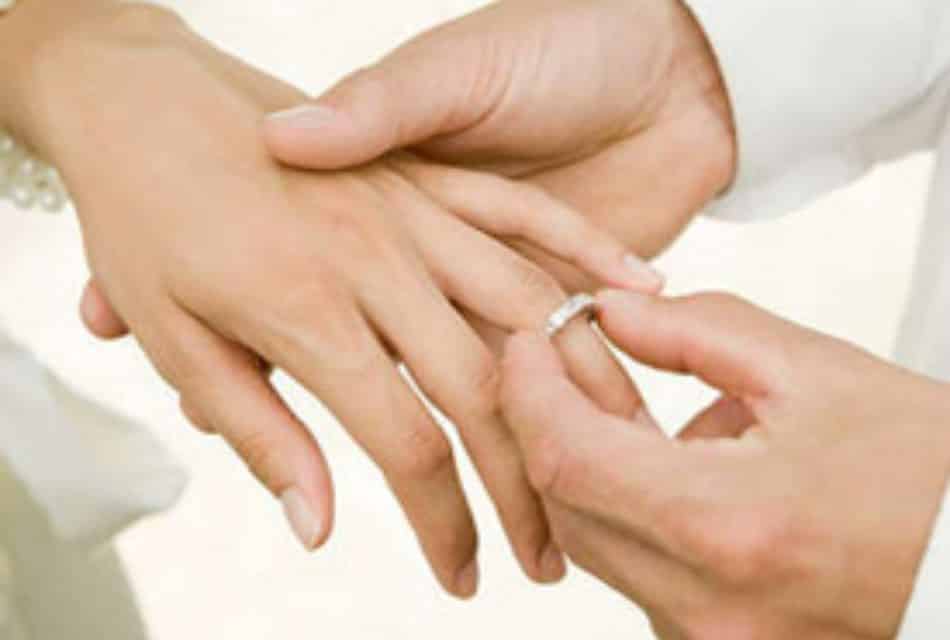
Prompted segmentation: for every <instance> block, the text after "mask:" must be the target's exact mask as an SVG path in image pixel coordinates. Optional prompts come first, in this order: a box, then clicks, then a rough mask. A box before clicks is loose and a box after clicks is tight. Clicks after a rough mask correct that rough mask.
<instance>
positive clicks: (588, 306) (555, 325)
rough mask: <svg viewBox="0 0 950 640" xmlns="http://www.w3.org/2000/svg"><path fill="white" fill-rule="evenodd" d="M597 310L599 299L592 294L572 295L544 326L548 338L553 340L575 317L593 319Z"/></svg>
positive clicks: (549, 317)
mask: <svg viewBox="0 0 950 640" xmlns="http://www.w3.org/2000/svg"><path fill="white" fill-rule="evenodd" d="M596 310H597V300H595V299H594V297H593V296H591V295H590V294H587V293H579V294H577V295H575V296H571V297H570V298H569V299H568V300H567V302H565V303H564V304H562V305H561V306H560V307H558V308H557V309H556V310H555V311H554V313H552V314H551V315H550V316H548V321H547V324H546V325H545V326H544V333H545V334H546V335H547V336H548V339H552V340H553V339H554V337H555V336H556V335H557V334H558V333H560V332H561V330H562V329H564V327H566V326H567V325H569V324H570V323H571V321H572V320H574V319H575V318H579V317H586V318H587V319H588V320H593V318H594V312H595V311H596Z"/></svg>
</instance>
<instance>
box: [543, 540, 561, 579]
mask: <svg viewBox="0 0 950 640" xmlns="http://www.w3.org/2000/svg"><path fill="white" fill-rule="evenodd" d="M566 571H567V566H566V565H565V564H564V554H563V553H561V550H560V549H559V548H558V546H557V545H556V544H554V543H553V542H552V543H551V544H549V545H548V546H547V548H546V549H545V550H544V552H543V553H542V554H541V580H542V581H543V582H549V583H550V582H557V581H558V580H560V579H561V578H563V577H564V573H565V572H566Z"/></svg>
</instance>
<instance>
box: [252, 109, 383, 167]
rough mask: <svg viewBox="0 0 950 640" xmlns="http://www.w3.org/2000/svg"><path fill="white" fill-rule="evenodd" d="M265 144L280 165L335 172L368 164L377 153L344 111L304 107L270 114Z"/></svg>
mask: <svg viewBox="0 0 950 640" xmlns="http://www.w3.org/2000/svg"><path fill="white" fill-rule="evenodd" d="M261 128H262V135H263V138H264V144H265V146H266V147H267V149H268V151H269V152H270V154H271V155H272V156H273V157H274V158H275V159H276V160H278V161H279V162H281V163H283V164H286V165H288V166H292V167H299V168H303V169H322V170H334V169H343V168H347V167H351V166H354V165H357V164H362V163H364V162H368V161H370V160H372V159H374V157H375V156H376V155H378V153H377V152H376V149H374V148H373V147H372V143H373V142H374V140H373V139H372V137H371V136H369V135H368V133H367V132H359V131H357V130H356V129H355V128H354V124H353V121H352V118H351V117H350V116H349V115H348V114H347V113H346V112H345V111H343V110H338V109H334V108H332V107H328V106H325V105H323V104H304V105H299V106H297V107H293V108H291V109H286V110H284V111H277V112H274V113H271V114H269V115H267V116H266V117H265V118H264V121H263V124H262V125H261Z"/></svg>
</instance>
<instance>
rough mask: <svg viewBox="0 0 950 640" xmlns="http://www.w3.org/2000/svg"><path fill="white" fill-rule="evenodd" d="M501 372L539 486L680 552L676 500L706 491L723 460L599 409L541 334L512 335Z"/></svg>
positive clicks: (507, 404)
mask: <svg viewBox="0 0 950 640" xmlns="http://www.w3.org/2000/svg"><path fill="white" fill-rule="evenodd" d="M502 376H503V378H502V410H503V411H504V413H505V416H506V418H507V420H508V423H509V425H510V426H511V428H512V429H513V430H514V432H515V433H516V435H517V438H518V441H519V444H520V446H521V447H522V450H523V453H524V458H525V460H526V464H527V468H528V475H529V478H530V479H531V482H532V485H533V486H534V487H535V489H536V490H537V491H538V492H540V493H541V494H542V495H543V496H545V497H546V498H548V499H550V500H554V501H556V502H558V503H561V504H564V505H566V506H569V507H571V508H573V509H577V510H579V511H582V512H584V513H586V514H588V515H591V516H594V517H597V518H599V519H602V520H604V521H606V522H609V523H612V524H614V525H615V526H618V527H621V528H623V529H624V530H627V531H630V532H632V533H634V534H635V535H637V536H638V537H641V538H643V539H646V540H648V541H649V542H650V543H652V544H654V545H656V546H657V547H659V548H661V549H664V550H666V551H667V552H669V553H673V554H676V553H677V552H678V551H679V549H678V548H677V546H678V545H676V544H675V540H676V539H677V536H675V535H670V526H671V525H673V524H674V523H671V522H670V521H669V520H670V519H669V517H668V516H669V514H670V513H673V512H677V513H679V512H681V510H674V509H672V508H671V507H672V506H676V505H682V504H683V503H690V502H694V501H695V502H696V503H697V504H698V503H700V502H701V501H704V500H705V499H706V498H708V494H706V493H704V492H705V491H706V490H707V489H708V488H709V487H710V486H712V485H711V484H710V483H711V482H712V483H715V482H717V481H718V478H719V476H718V473H719V471H721V468H720V467H719V465H716V464H715V463H714V461H712V460H710V459H707V457H706V456H704V455H701V452H698V451H697V450H694V449H691V448H689V447H681V446H676V445H674V444H673V443H672V442H670V441H669V440H668V439H667V438H666V437H665V436H663V435H662V434H661V433H659V432H658V431H656V430H652V429H647V428H637V429H631V428H630V426H631V423H630V422H628V421H625V420H623V419H621V418H618V417H616V416H614V415H611V414H608V413H606V412H604V411H602V410H601V409H599V408H598V407H597V406H596V405H595V404H594V403H593V401H591V400H590V399H589V398H587V397H586V396H585V395H584V394H583V393H582V392H581V391H580V389H579V388H578V387H577V386H576V385H575V384H574V383H572V382H571V380H570V379H569V377H568V375H567V373H566V371H565V369H564V367H563V364H562V363H561V362H560V360H559V358H558V354H557V352H556V350H555V349H554V347H553V346H552V345H551V344H550V343H549V342H548V341H547V340H545V339H544V338H543V337H542V336H540V335H534V334H519V335H518V336H515V337H514V338H512V339H511V340H509V343H508V346H507V349H506V354H505V360H504V365H503V372H502Z"/></svg>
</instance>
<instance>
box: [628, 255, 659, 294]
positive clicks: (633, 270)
mask: <svg viewBox="0 0 950 640" xmlns="http://www.w3.org/2000/svg"><path fill="white" fill-rule="evenodd" d="M623 264H624V266H625V267H626V268H627V271H628V272H630V274H631V275H632V276H633V277H634V279H635V281H634V284H637V285H640V286H647V287H650V288H656V289H662V288H663V285H665V284H666V277H665V276H664V275H663V274H662V273H660V272H659V271H657V270H656V269H654V268H653V267H652V266H651V265H650V264H649V263H648V262H646V261H645V260H643V259H642V258H640V257H639V256H636V255H634V254H632V253H628V254H627V255H625V256H624V257H623Z"/></svg>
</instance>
